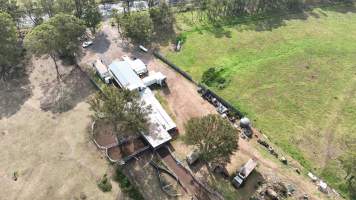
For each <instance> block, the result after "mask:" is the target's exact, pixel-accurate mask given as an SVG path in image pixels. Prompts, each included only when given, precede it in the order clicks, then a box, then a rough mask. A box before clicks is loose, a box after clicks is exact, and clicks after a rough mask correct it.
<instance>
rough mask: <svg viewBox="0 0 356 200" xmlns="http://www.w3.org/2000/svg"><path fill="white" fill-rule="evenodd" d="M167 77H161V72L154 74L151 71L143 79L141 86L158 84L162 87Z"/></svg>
mask: <svg viewBox="0 0 356 200" xmlns="http://www.w3.org/2000/svg"><path fill="white" fill-rule="evenodd" d="M166 79H167V77H166V76H165V75H163V74H162V73H161V72H155V71H152V72H150V75H149V76H147V77H145V78H143V79H142V81H143V84H145V86H147V87H149V86H151V85H153V84H158V85H160V86H163V85H164V84H165V82H166Z"/></svg>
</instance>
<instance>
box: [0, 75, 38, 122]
mask: <svg viewBox="0 0 356 200" xmlns="http://www.w3.org/2000/svg"><path fill="white" fill-rule="evenodd" d="M31 96H32V87H31V85H30V80H29V74H28V72H27V73H26V72H25V71H24V70H18V71H16V72H15V73H13V74H12V75H11V77H9V80H6V81H4V82H0V119H2V118H3V117H6V118H8V117H11V116H12V115H14V114H16V113H17V112H18V111H19V110H20V109H21V106H22V105H23V104H24V103H25V102H26V101H27V100H28V99H29V98H30V97H31Z"/></svg>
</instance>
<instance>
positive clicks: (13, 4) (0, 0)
mask: <svg viewBox="0 0 356 200" xmlns="http://www.w3.org/2000/svg"><path fill="white" fill-rule="evenodd" d="M0 11H2V12H7V13H8V14H9V15H11V17H12V18H13V20H14V21H15V22H16V24H18V23H19V20H20V18H21V16H22V12H21V11H20V9H19V6H18V4H17V1H16V0H0Z"/></svg>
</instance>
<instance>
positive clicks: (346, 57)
mask: <svg viewBox="0 0 356 200" xmlns="http://www.w3.org/2000/svg"><path fill="white" fill-rule="evenodd" d="M355 12H356V9H355V8H354V7H352V6H351V7H350V6H338V7H329V8H322V9H321V8H318V9H314V10H313V11H310V12H306V13H301V14H293V15H289V16H283V17H271V18H268V19H265V20H262V21H247V22H244V23H240V24H239V25H229V26H223V27H220V28H214V27H211V26H202V25H201V24H199V25H198V26H197V25H192V23H190V22H191V19H192V16H191V14H190V13H186V14H183V15H181V16H178V26H179V28H180V29H181V31H182V32H184V34H185V35H187V40H186V42H185V44H184V45H183V49H182V51H181V52H179V53H175V52H173V51H171V48H170V47H167V48H164V49H163V52H164V53H165V55H166V56H167V57H168V59H169V60H171V61H172V62H173V63H175V64H177V65H178V66H180V67H181V68H182V69H184V70H185V71H187V72H188V73H190V74H191V75H192V76H193V77H194V79H196V80H201V76H202V73H203V72H204V71H206V70H207V69H208V68H210V67H219V68H222V69H223V72H222V76H223V77H224V78H226V79H227V80H228V85H227V86H226V87H225V88H224V89H218V88H216V87H213V88H212V89H213V90H214V91H216V92H217V93H218V94H220V95H222V96H223V97H225V98H226V99H227V100H228V101H230V102H231V103H233V104H234V105H235V106H236V107H238V108H240V109H241V110H242V111H244V112H246V113H247V114H248V116H249V117H250V118H252V119H253V123H254V126H255V127H257V128H258V129H260V130H261V131H262V132H263V133H264V134H266V135H267V136H269V137H270V139H271V140H272V141H273V142H274V143H276V144H277V145H278V146H280V147H281V148H282V149H283V150H284V151H285V152H287V153H289V154H290V155H291V156H293V157H294V158H295V159H297V160H298V161H299V162H300V163H301V164H302V165H303V166H304V167H306V168H307V169H309V170H313V171H316V172H317V173H318V174H320V175H322V176H323V177H324V178H325V179H326V180H327V181H328V182H329V183H331V184H332V185H333V186H334V187H336V188H338V189H339V191H342V192H343V193H346V189H345V183H344V181H343V177H344V172H343V171H342V170H340V166H339V163H338V162H337V160H336V158H338V157H339V156H340V155H341V154H342V152H343V149H344V148H345V147H344V145H343V139H345V138H346V139H347V138H349V137H355V131H356V126H355V125H354V121H355V120H356V108H355V107H356V101H355V98H354V97H355V94H356V93H355V92H356V64H355V63H356V56H355V53H356V46H355V42H356V13H355ZM193 18H194V17H193Z"/></svg>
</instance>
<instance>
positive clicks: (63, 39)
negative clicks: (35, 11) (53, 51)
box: [48, 13, 86, 58]
mask: <svg viewBox="0 0 356 200" xmlns="http://www.w3.org/2000/svg"><path fill="white" fill-rule="evenodd" d="M48 23H49V24H50V25H52V26H54V27H56V31H57V33H58V37H57V38H56V41H57V53H58V54H59V55H60V56H62V57H65V58H74V57H75V55H76V53H77V52H78V51H79V49H80V43H81V42H80V38H81V37H82V36H83V35H84V34H85V31H86V27H85V24H84V21H82V20H80V19H78V18H76V17H74V16H73V15H68V14H63V13H59V14H57V15H55V16H54V17H52V18H50V20H48Z"/></svg>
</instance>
